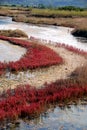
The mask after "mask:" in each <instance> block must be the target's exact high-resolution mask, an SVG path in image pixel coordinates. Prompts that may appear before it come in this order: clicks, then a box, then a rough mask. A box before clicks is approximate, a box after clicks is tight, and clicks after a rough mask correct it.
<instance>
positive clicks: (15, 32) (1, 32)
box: [0, 29, 28, 38]
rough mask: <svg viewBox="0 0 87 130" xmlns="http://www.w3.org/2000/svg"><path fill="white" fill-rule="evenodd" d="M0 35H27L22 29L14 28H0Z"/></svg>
mask: <svg viewBox="0 0 87 130" xmlns="http://www.w3.org/2000/svg"><path fill="white" fill-rule="evenodd" d="M0 35H1V36H7V37H26V38H27V37H28V36H27V34H26V33H24V32H23V31H21V30H19V29H16V30H0Z"/></svg>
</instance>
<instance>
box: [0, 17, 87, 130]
mask: <svg viewBox="0 0 87 130" xmlns="http://www.w3.org/2000/svg"><path fill="white" fill-rule="evenodd" d="M0 29H4V30H7V29H21V30H23V31H25V32H26V33H27V34H28V36H29V37H30V36H33V37H35V38H40V39H44V40H47V41H49V40H51V41H53V42H60V43H65V44H68V45H72V46H75V47H77V48H80V49H84V50H86V51H87V40H86V39H83V38H75V37H74V36H72V35H71V33H70V32H71V30H73V29H71V28H65V27H55V26H47V27H46V26H45V27H39V26H35V25H28V24H24V23H16V22H12V21H11V19H9V18H8V20H7V23H6V18H1V17H0ZM53 44H54V43H53ZM2 48H3V49H2ZM5 50H6V51H5ZM3 53H4V54H3ZM24 53H25V50H24V49H23V48H18V47H16V46H15V47H13V45H12V46H9V43H7V42H4V41H2V40H0V60H1V61H4V60H5V58H6V57H10V56H9V55H11V56H12V55H13V56H12V58H13V57H14V55H15V57H16V54H17V56H18V58H19V57H20V56H21V55H22V54H24ZM8 60H9V59H8ZM14 60H15V59H14ZM14 129H15V130H87V105H81V104H79V105H77V106H74V105H71V106H70V108H64V109H60V108H59V107H56V108H54V109H49V110H48V111H47V113H45V114H42V115H41V116H40V117H39V118H38V119H34V120H31V121H28V122H24V121H21V123H20V125H19V127H16V128H14Z"/></svg>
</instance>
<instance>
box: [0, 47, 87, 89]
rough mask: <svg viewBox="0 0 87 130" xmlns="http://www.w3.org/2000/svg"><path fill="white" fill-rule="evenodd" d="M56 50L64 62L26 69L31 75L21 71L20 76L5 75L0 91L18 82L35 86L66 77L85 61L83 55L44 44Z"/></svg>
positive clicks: (86, 60) (0, 81) (2, 78)
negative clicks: (7, 76)
mask: <svg viewBox="0 0 87 130" xmlns="http://www.w3.org/2000/svg"><path fill="white" fill-rule="evenodd" d="M46 46H47V47H50V48H51V49H53V50H54V51H56V52H57V53H58V54H59V55H60V56H61V57H62V58H63V59H64V64H62V65H56V66H51V67H47V68H42V69H35V70H32V71H31V70H28V71H27V73H29V74H31V76H30V77H29V76H28V77H26V75H25V74H24V73H23V72H20V74H19V75H20V77H19V78H17V77H16V78H15V79H9V78H5V77H1V78H0V91H3V90H6V89H8V88H12V89H13V88H15V87H16V86H17V85H19V84H30V85H31V86H35V87H37V88H39V87H42V86H43V85H44V83H46V82H47V83H51V82H55V81H56V80H58V79H66V78H68V77H69V75H70V74H71V73H72V72H73V71H74V70H75V69H76V68H77V67H81V66H83V65H84V64H85V63H87V59H86V58H85V57H84V56H81V55H79V54H76V53H74V52H70V51H68V50H67V49H65V48H62V47H55V46H54V45H46Z"/></svg>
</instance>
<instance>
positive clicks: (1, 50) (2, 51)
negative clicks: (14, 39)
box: [0, 40, 26, 62]
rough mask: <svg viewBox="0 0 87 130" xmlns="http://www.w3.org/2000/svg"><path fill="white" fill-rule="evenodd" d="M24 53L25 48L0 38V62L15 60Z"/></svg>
mask: <svg viewBox="0 0 87 130" xmlns="http://www.w3.org/2000/svg"><path fill="white" fill-rule="evenodd" d="M25 53H26V49H25V48H23V47H20V46H17V45H12V44H10V43H9V42H7V41H3V40H0V62H10V61H17V60H19V59H20V58H21V57H22V56H23V55H24V54H25Z"/></svg>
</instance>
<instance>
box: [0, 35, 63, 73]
mask: <svg viewBox="0 0 87 130" xmlns="http://www.w3.org/2000/svg"><path fill="white" fill-rule="evenodd" d="M0 39H2V40H6V41H9V42H10V43H12V44H15V45H19V46H22V47H24V48H26V49H27V52H26V54H25V55H24V56H23V57H22V58H21V59H20V60H18V61H16V62H9V63H8V64H7V63H1V62H0V74H1V72H2V71H4V70H5V69H10V70H11V71H18V70H22V69H23V70H25V69H27V68H30V69H35V68H37V67H45V66H51V65H56V64H60V63H63V59H62V58H61V57H60V56H59V55H58V54H57V53H56V52H54V51H53V50H52V49H50V48H47V47H46V46H44V45H40V44H35V43H30V42H28V41H25V40H20V39H15V38H9V37H5V36H0Z"/></svg>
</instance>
